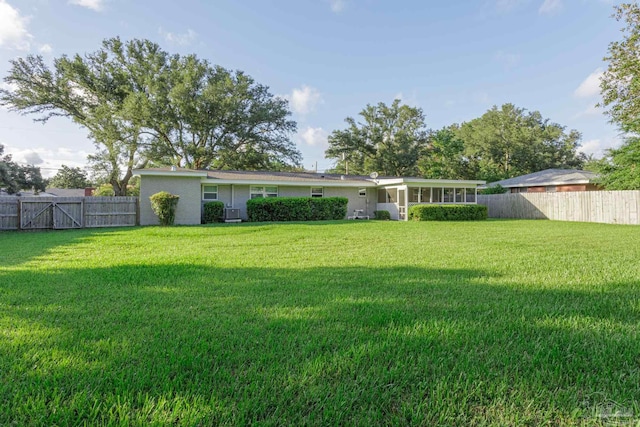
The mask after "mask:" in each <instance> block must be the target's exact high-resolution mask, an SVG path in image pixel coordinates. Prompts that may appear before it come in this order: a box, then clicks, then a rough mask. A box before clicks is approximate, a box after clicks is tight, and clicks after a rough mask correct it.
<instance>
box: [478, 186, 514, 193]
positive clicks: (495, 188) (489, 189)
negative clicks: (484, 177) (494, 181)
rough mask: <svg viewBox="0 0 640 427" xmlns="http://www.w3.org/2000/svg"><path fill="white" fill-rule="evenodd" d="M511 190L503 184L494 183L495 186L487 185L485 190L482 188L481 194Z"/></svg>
mask: <svg viewBox="0 0 640 427" xmlns="http://www.w3.org/2000/svg"><path fill="white" fill-rule="evenodd" d="M507 191H509V189H508V188H504V187H503V186H502V185H500V184H498V185H494V186H493V187H487V188H485V189H483V190H480V194H504V193H506V192H507Z"/></svg>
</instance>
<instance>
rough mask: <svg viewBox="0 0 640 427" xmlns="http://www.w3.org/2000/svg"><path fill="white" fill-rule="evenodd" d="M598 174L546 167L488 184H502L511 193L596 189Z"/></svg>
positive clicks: (597, 188)
mask: <svg viewBox="0 0 640 427" xmlns="http://www.w3.org/2000/svg"><path fill="white" fill-rule="evenodd" d="M597 178H598V174H596V173H595V172H589V171H583V170H577V169H546V170H543V171H540V172H535V173H530V174H528V175H522V176H516V177H515V178H509V179H504V180H502V181H496V182H491V183H489V184H487V185H486V186H483V187H480V188H487V187H495V186H497V185H500V186H502V187H504V188H506V189H508V190H509V191H510V192H511V193H544V192H565V191H596V190H599V189H600V188H599V187H598V185H597V184H595V181H596V179H597Z"/></svg>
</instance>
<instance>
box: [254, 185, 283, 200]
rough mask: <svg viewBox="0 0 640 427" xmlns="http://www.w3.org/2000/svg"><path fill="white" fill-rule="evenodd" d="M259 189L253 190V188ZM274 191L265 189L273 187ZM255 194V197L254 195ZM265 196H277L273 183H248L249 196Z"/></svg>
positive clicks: (276, 188) (257, 197)
mask: <svg viewBox="0 0 640 427" xmlns="http://www.w3.org/2000/svg"><path fill="white" fill-rule="evenodd" d="M258 188H259V189H260V190H256V191H254V189H258ZM274 188H275V191H267V189H274ZM254 196H255V197H254ZM267 197H278V187H277V186H275V185H250V186H249V198H250V199H259V198H267Z"/></svg>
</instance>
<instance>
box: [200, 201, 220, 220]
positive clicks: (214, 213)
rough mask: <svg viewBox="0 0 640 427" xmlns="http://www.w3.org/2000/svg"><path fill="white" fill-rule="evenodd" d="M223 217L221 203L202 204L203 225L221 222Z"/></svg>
mask: <svg viewBox="0 0 640 427" xmlns="http://www.w3.org/2000/svg"><path fill="white" fill-rule="evenodd" d="M223 217H224V203H223V202H207V203H205V204H204V215H203V221H204V223H205V224H211V223H214V222H219V221H222V218H223Z"/></svg>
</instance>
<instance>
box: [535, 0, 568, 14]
mask: <svg viewBox="0 0 640 427" xmlns="http://www.w3.org/2000/svg"><path fill="white" fill-rule="evenodd" d="M562 6H563V4H562V0H544V2H543V3H542V5H541V6H540V9H538V13H539V14H541V15H544V14H554V13H557V12H559V11H560V10H562Z"/></svg>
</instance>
